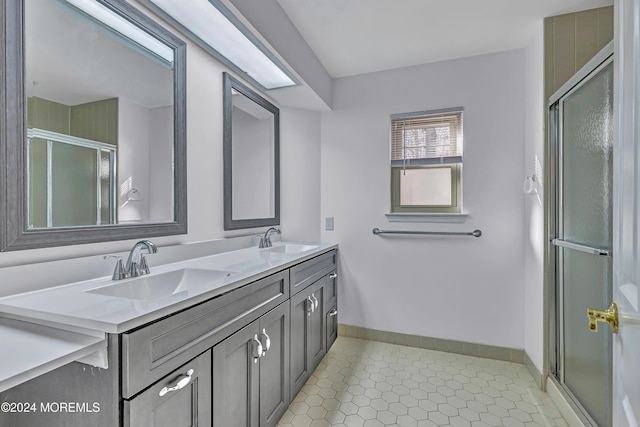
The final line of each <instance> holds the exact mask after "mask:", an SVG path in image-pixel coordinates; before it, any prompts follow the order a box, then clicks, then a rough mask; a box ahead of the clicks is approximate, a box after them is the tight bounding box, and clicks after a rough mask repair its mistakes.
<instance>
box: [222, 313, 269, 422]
mask: <svg viewBox="0 0 640 427" xmlns="http://www.w3.org/2000/svg"><path fill="white" fill-rule="evenodd" d="M258 342H259V341H258V321H255V322H253V323H250V324H249V325H247V326H245V327H244V328H242V329H240V330H239V331H238V332H236V333H235V334H233V335H231V336H230V337H229V338H227V339H225V340H224V341H222V342H221V343H219V344H218V345H216V346H215V347H213V426H214V427H258V425H259V418H258V416H259V409H260V408H259V394H258V393H259V377H258V376H259V372H260V371H259V357H258V349H259V348H258V347H259V346H258Z"/></svg>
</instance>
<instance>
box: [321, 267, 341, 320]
mask: <svg viewBox="0 0 640 427" xmlns="http://www.w3.org/2000/svg"><path fill="white" fill-rule="evenodd" d="M324 297H325V307H326V309H327V312H329V310H331V309H332V308H333V307H334V306H337V305H338V272H337V271H335V270H334V271H332V272H331V273H329V276H328V277H327V283H326V286H325V294H324Z"/></svg>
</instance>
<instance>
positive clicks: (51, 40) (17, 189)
mask: <svg viewBox="0 0 640 427" xmlns="http://www.w3.org/2000/svg"><path fill="white" fill-rule="evenodd" d="M0 7H2V10H3V13H2V14H0V19H2V20H3V22H2V25H0V28H1V29H2V31H3V34H2V35H3V43H2V44H0V52H1V56H2V58H3V61H2V66H3V67H4V68H3V72H2V73H0V85H1V87H0V92H1V93H3V94H6V95H7V96H3V97H0V112H1V114H2V118H1V120H2V123H3V126H2V128H1V129H0V187H2V191H0V212H1V213H0V216H2V219H3V220H2V221H1V222H0V251H9V250H20V249H33V248H44V247H55V246H62V245H77V244H85V243H96V242H105V241H114V240H122V239H134V238H141V237H144V238H149V237H156V236H168V235H175V234H184V233H186V232H187V201H186V193H187V192H186V44H185V43H184V42H183V41H182V40H180V39H179V38H177V37H176V36H175V35H173V34H172V33H171V32H169V31H168V30H167V29H166V28H164V27H163V26H161V25H160V24H158V23H157V22H155V21H154V20H152V19H151V18H149V17H148V16H147V15H146V14H144V13H142V12H140V11H139V10H138V9H136V8H135V7H134V6H132V5H131V4H130V3H129V2H127V1H125V0H0ZM124 187H126V188H127V191H126V192H121V189H122V188H124ZM134 190H135V191H134Z"/></svg>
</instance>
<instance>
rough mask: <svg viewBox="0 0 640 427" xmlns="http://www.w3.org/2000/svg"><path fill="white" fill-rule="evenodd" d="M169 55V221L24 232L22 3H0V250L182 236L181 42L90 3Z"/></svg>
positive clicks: (149, 23)
mask: <svg viewBox="0 0 640 427" xmlns="http://www.w3.org/2000/svg"><path fill="white" fill-rule="evenodd" d="M95 1H97V2H98V3H100V4H102V5H103V6H106V7H108V8H109V9H111V10H112V11H114V12H116V13H118V14H119V15H121V16H123V17H125V18H126V19H127V20H129V21H131V22H132V23H133V24H135V25H137V26H138V27H140V28H142V29H144V30H145V31H147V32H148V33H150V34H152V35H153V36H154V37H156V38H157V39H159V40H161V41H162V42H163V43H165V44H166V45H167V46H170V47H171V48H172V49H173V51H174V73H173V93H174V131H173V132H174V154H173V158H174V179H173V186H174V188H173V191H174V198H173V199H174V206H173V211H174V220H173V221H172V222H163V223H149V224H106V225H95V226H93V225H90V226H81V227H56V228H48V229H46V228H40V229H28V220H27V215H28V186H29V184H28V179H27V168H26V159H27V143H26V140H27V126H26V91H25V81H24V80H25V61H24V45H25V27H24V18H25V15H24V6H25V5H24V0H0V33H1V34H2V35H3V37H4V39H3V40H4V43H2V44H0V73H1V74H0V89H1V91H0V93H1V94H2V95H1V96H0V109H1V110H2V113H0V168H1V170H0V252H2V251H11V250H20V249H35V248H45V247H55V246H64V245H76V244H85V243H97V242H106V241H114V240H125V239H136V238H141V237H157V236H167V235H175V234H186V232H187V196H186V194H187V162H186V143H187V141H186V44H185V43H184V42H183V41H182V40H180V39H179V38H177V37H176V36H174V35H173V34H171V33H170V32H168V31H167V30H166V29H165V28H163V27H162V26H160V25H159V24H157V23H156V22H154V21H153V20H152V19H151V18H149V17H147V16H146V15H144V14H143V13H142V12H140V11H139V10H138V9H136V8H134V7H133V6H131V5H130V4H128V3H127V2H126V1H123V0H95Z"/></svg>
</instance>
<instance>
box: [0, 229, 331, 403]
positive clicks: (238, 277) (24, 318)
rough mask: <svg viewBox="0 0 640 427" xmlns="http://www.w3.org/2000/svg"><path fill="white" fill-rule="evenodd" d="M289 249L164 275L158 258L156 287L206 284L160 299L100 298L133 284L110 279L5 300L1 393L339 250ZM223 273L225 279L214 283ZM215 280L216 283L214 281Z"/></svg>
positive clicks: (0, 317) (198, 262)
mask: <svg viewBox="0 0 640 427" xmlns="http://www.w3.org/2000/svg"><path fill="white" fill-rule="evenodd" d="M286 244H288V243H287V242H284V243H279V244H278V243H274V248H273V249H258V248H256V247H251V248H246V249H241V250H236V251H230V252H223V253H219V254H216V255H211V256H206V257H202V258H196V259H191V260H187V261H181V262H177V263H173V264H166V265H162V266H159V267H153V255H151V256H149V258H148V261H149V264H150V266H151V274H149V275H145V276H141V277H142V278H151V279H153V278H156V279H157V277H156V276H162V275H163V274H165V273H168V272H172V271H176V270H181V269H192V270H191V273H193V276H190V277H194V278H196V279H199V278H200V280H199V281H200V283H198V284H197V285H196V286H192V285H188V286H185V287H184V288H180V289H178V290H176V291H175V292H174V293H169V294H167V296H164V297H161V298H156V299H150V298H138V299H131V298H126V297H116V296H109V295H104V294H100V293H96V289H98V288H101V287H106V286H112V285H119V284H124V285H126V282H127V281H128V280H131V279H125V280H121V281H114V280H112V279H111V277H101V278H97V279H92V280H86V281H82V282H77V283H72V284H68V285H64V286H57V287H54V288H49V289H44V290H39V291H33V292H28V293H23V294H17V295H11V296H8V297H4V298H0V340H1V341H2V345H1V346H0V392H1V391H4V390H7V389H9V388H11V387H14V386H16V385H18V384H20V383H22V382H25V381H28V380H29V379H32V378H35V377H37V376H39V375H42V374H44V373H46V372H49V371H51V370H53V369H56V368H58V367H60V366H63V365H65V364H67V363H69V362H72V361H75V360H78V359H81V358H83V357H85V356H88V355H90V354H92V353H94V352H96V351H99V350H102V349H104V348H106V346H107V339H106V333H121V332H125V331H128V330H130V329H133V328H136V327H138V326H141V325H144V324H146V323H149V322H152V321H154V320H156V319H159V318H161V317H164V316H167V315H169V314H172V313H174V312H176V311H178V310H182V309H185V308H188V307H190V306H192V305H194V304H198V303H200V302H203V301H206V300H208V299H211V298H213V297H216V296H218V295H220V294H223V293H226V292H229V291H231V290H233V289H235V288H238V287H241V286H243V285H246V284H248V283H251V282H253V281H255V280H258V279H260V278H262V277H266V276H268V275H270V274H272V273H275V272H276V271H281V270H284V269H286V268H289V267H290V266H292V265H294V264H297V263H300V262H302V261H305V260H307V259H310V258H313V257H315V256H318V255H320V254H322V253H325V252H328V251H329V250H331V249H335V248H336V247H337V246H336V245H333V244H319V243H309V244H307V245H310V247H312V249H309V250H305V251H303V252H299V253H283V252H278V249H284V247H281V246H284V245H286ZM296 244H297V245H305V244H298V243H296ZM296 244H294V246H295V245H296ZM160 250H162V249H160ZM34 268H37V266H34ZM212 270H213V272H212ZM216 271H217V272H218V273H220V272H223V273H224V274H218V275H219V276H220V277H219V278H215V275H216ZM212 273H213V274H212ZM164 277H167V276H164ZM202 277H204V278H205V279H204V280H203V279H201V278H202ZM210 277H213V279H211V280H209V279H207V278H210ZM134 280H136V279H134ZM196 282H197V280H196ZM155 283H159V282H155ZM100 291H101V290H99V289H98V292H100Z"/></svg>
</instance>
